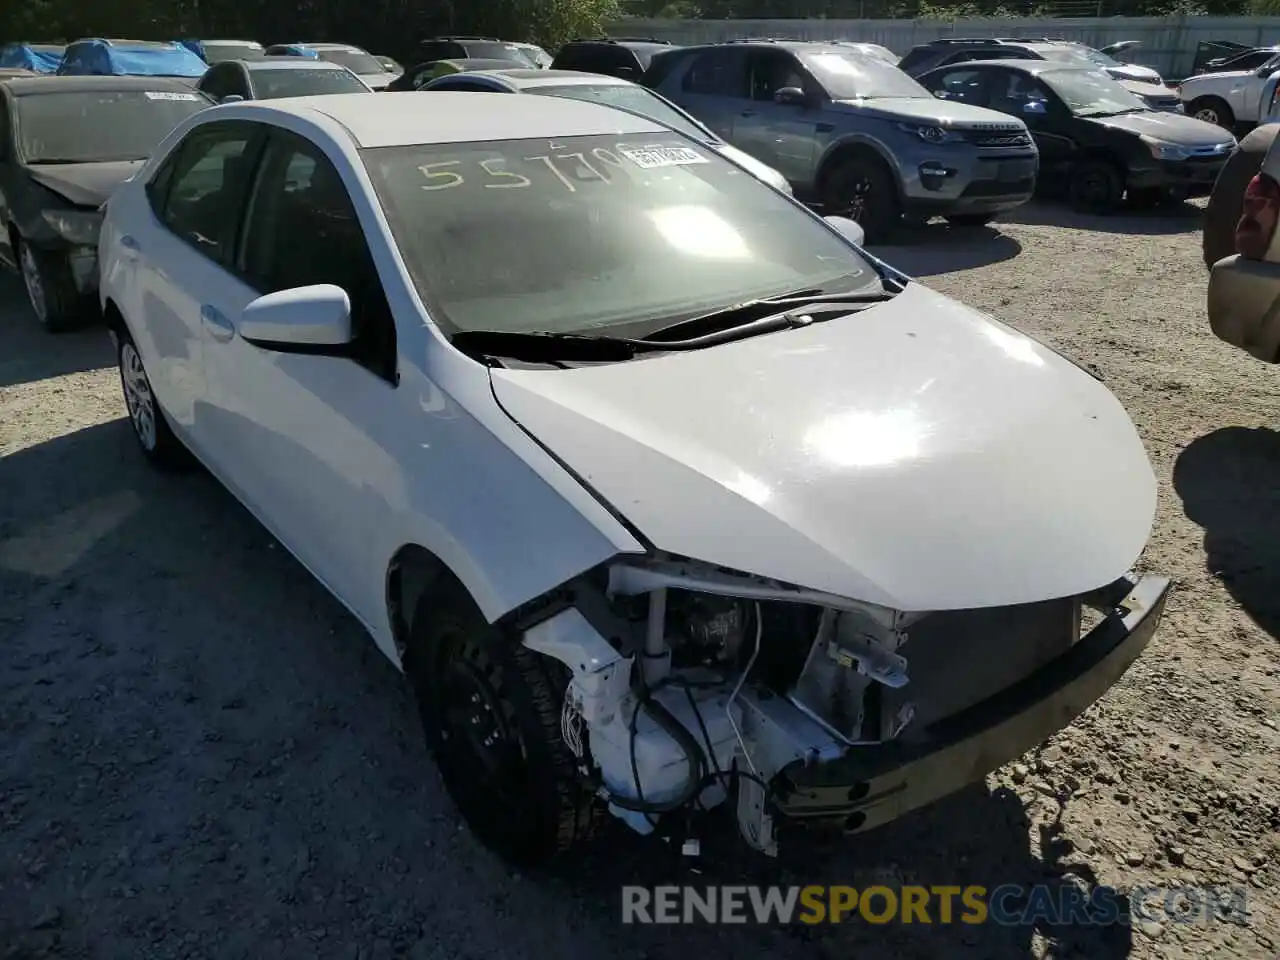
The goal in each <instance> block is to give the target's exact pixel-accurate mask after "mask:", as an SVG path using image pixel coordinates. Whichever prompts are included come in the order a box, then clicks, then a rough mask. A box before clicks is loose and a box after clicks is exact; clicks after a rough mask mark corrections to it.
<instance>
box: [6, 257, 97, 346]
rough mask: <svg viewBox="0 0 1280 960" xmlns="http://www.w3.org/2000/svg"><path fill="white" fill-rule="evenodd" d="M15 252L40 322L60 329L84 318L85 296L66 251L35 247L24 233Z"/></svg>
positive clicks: (24, 284) (54, 328)
mask: <svg viewBox="0 0 1280 960" xmlns="http://www.w3.org/2000/svg"><path fill="white" fill-rule="evenodd" d="M13 252H14V256H15V257H16V258H17V261H18V272H19V273H20V274H21V275H22V285H23V286H24V287H25V288H26V291H27V302H28V303H29V304H30V305H31V312H32V313H34V314H35V315H36V320H38V321H39V322H40V326H42V327H44V328H45V330H47V331H49V332H50V333H61V332H62V331H64V330H68V329H70V328H71V327H73V326H75V325H76V324H77V323H79V322H80V321H81V320H83V319H84V317H85V314H86V313H87V311H86V309H85V307H86V298H85V297H84V295H83V294H81V293H80V291H79V290H77V289H76V283H75V280H74V279H73V278H72V276H71V266H70V264H68V263H67V258H66V256H65V255H63V254H61V253H53V252H49V251H45V250H41V249H39V248H37V247H33V246H32V245H31V244H29V243H27V241H26V240H24V239H22V238H21V237H19V238H18V241H17V246H16V249H15V250H14V251H13Z"/></svg>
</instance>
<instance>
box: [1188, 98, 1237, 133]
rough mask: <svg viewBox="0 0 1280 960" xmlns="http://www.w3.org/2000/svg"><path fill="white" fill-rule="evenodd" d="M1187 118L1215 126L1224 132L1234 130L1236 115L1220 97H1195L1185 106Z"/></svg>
mask: <svg viewBox="0 0 1280 960" xmlns="http://www.w3.org/2000/svg"><path fill="white" fill-rule="evenodd" d="M1187 116H1189V117H1195V118H1196V119H1197V120H1203V121H1205V123H1212V124H1216V125H1217V126H1219V127H1222V128H1223V129H1225V130H1234V129H1235V126H1236V115H1235V114H1234V113H1233V112H1232V110H1231V107H1230V106H1229V105H1228V104H1227V102H1226V101H1225V100H1223V99H1222V98H1221V97H1196V98H1195V99H1194V100H1192V101H1191V102H1190V103H1188V104H1187Z"/></svg>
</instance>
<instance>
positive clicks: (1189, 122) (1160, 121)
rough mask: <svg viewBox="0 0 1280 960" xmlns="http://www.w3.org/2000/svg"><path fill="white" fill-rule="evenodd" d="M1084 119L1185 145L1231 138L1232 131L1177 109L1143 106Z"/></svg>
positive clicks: (1199, 144)
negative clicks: (1138, 108)
mask: <svg viewBox="0 0 1280 960" xmlns="http://www.w3.org/2000/svg"><path fill="white" fill-rule="evenodd" d="M1083 119H1085V120H1090V121H1092V122H1094V123H1100V124H1102V125H1103V126H1104V127H1110V128H1111V129H1113V130H1124V131H1126V132H1128V133H1137V134H1145V135H1146V136H1148V137H1154V138H1155V139H1157V140H1164V141H1166V142H1167V143H1176V144H1178V145H1180V146H1184V147H1211V146H1214V145H1215V144H1219V143H1230V142H1231V134H1229V133H1228V132H1227V131H1226V130H1223V129H1222V128H1221V127H1219V126H1217V125H1216V124H1212V123H1205V121H1203V120H1197V119H1196V118H1195V117H1188V116H1184V115H1183V114H1180V113H1165V112H1161V111H1156V110H1144V111H1142V112H1140V113H1122V114H1120V115H1119V116H1115V117H1084V118H1083ZM1224 155H1225V151H1224Z"/></svg>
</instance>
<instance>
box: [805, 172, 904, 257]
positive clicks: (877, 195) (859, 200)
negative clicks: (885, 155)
mask: <svg viewBox="0 0 1280 960" xmlns="http://www.w3.org/2000/svg"><path fill="white" fill-rule="evenodd" d="M822 208H823V213H825V214H828V215H832V216H840V217H849V218H850V219H851V220H856V221H857V222H858V225H859V226H861V227H862V230H863V233H865V234H866V238H867V243H885V242H886V241H888V240H889V239H890V238H891V237H892V235H893V232H894V230H895V228H896V227H897V226H898V224H899V223H901V221H902V202H901V199H900V198H899V196H898V185H897V183H896V182H895V181H894V179H893V174H892V173H890V172H889V169H888V168H887V167H886V166H885V165H884V163H883V161H881V160H879V159H877V158H874V157H867V156H859V157H854V158H852V159H849V160H845V161H842V162H841V163H840V165H839V166H838V167H836V169H834V170H832V171H831V175H830V176H828V177H827V180H826V183H825V184H824V185H823V190H822Z"/></svg>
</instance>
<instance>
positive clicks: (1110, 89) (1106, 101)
mask: <svg viewBox="0 0 1280 960" xmlns="http://www.w3.org/2000/svg"><path fill="white" fill-rule="evenodd" d="M920 82H921V83H923V84H924V85H925V86H926V87H928V88H929V89H930V90H932V91H933V93H934V95H935V96H937V97H940V98H942V99H945V100H948V101H960V102H962V103H971V104H974V105H977V106H984V107H990V108H991V109H993V110H998V111H1000V112H1001V113H1006V114H1008V115H1010V116H1016V117H1021V118H1022V119H1023V120H1025V121H1026V124H1027V128H1028V129H1029V130H1030V131H1031V135H1032V137H1034V138H1035V141H1036V145H1037V146H1038V147H1039V149H1040V168H1041V171H1042V177H1043V178H1044V179H1045V180H1047V181H1049V182H1051V183H1062V184H1063V185H1064V186H1065V187H1066V192H1067V193H1068V195H1069V196H1070V199H1071V202H1072V204H1073V205H1074V206H1075V207H1076V208H1077V209H1079V210H1082V211H1087V212H1091V213H1106V212H1109V211H1111V210H1114V209H1115V208H1116V207H1117V206H1119V204H1120V202H1121V200H1122V199H1124V197H1125V195H1126V193H1127V194H1128V196H1129V198H1130V200H1132V201H1133V202H1135V203H1158V202H1161V201H1163V200H1166V199H1175V198H1176V199H1182V198H1185V197H1192V196H1204V195H1205V194H1207V193H1208V192H1209V190H1210V188H1211V187H1212V186H1213V181H1214V178H1215V177H1217V175H1218V171H1219V170H1220V169H1222V165H1223V164H1224V163H1226V160H1227V157H1228V156H1230V154H1231V151H1232V149H1233V148H1234V147H1235V138H1234V137H1232V136H1231V134H1229V133H1226V132H1225V131H1223V130H1221V129H1219V128H1218V127H1215V126H1213V125H1212V124H1208V123H1204V122H1202V121H1200V120H1195V119H1193V118H1191V117H1183V116H1178V115H1176V114H1169V113H1158V112H1156V111H1152V110H1148V109H1147V108H1146V106H1145V104H1143V102H1142V101H1141V100H1139V99H1138V98H1137V97H1135V96H1134V95H1133V94H1131V93H1130V92H1129V91H1128V90H1126V89H1125V88H1124V86H1122V85H1121V84H1120V83H1119V82H1118V81H1116V80H1114V79H1112V78H1111V77H1109V76H1107V74H1105V73H1103V72H1102V71H1101V70H1096V69H1092V68H1086V67H1075V66H1070V65H1067V64H1063V63H1056V62H1052V61H1045V60H978V61H973V62H970V63H960V64H955V65H953V66H950V67H941V68H939V69H937V70H933V71H931V72H930V73H926V74H925V75H924V76H922V77H921V78H920Z"/></svg>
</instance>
